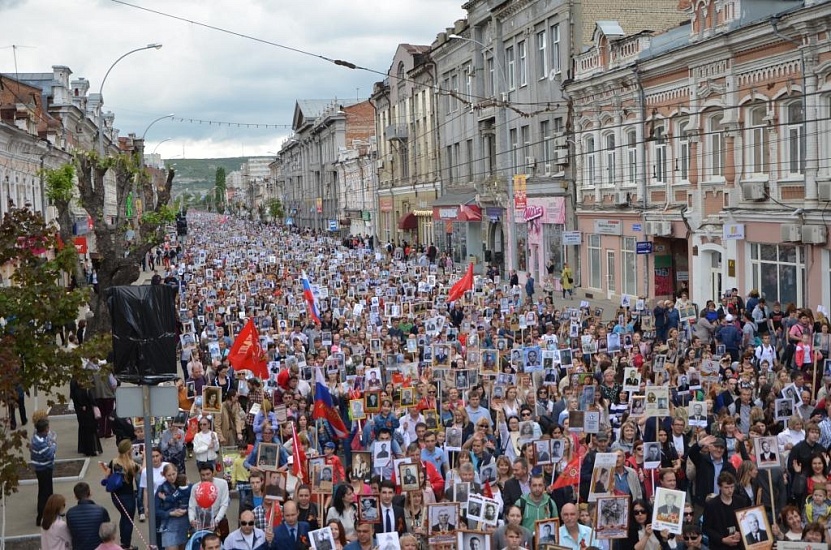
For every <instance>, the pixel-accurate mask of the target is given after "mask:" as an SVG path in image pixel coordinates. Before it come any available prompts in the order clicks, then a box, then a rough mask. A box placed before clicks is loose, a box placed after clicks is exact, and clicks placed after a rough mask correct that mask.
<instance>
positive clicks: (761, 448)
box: [753, 436, 781, 470]
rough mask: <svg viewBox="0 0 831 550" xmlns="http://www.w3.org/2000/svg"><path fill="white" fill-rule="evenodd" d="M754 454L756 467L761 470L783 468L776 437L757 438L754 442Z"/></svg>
mask: <svg viewBox="0 0 831 550" xmlns="http://www.w3.org/2000/svg"><path fill="white" fill-rule="evenodd" d="M753 453H754V454H755V455H756V466H758V467H759V469H760V470H763V469H766V468H778V467H779V466H781V460H780V458H779V441H778V440H777V439H776V436H770V437H757V438H755V439H754V441H753Z"/></svg>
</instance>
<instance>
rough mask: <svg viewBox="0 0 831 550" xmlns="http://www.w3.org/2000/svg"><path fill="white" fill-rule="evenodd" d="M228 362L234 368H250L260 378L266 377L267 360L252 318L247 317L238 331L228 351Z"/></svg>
mask: <svg viewBox="0 0 831 550" xmlns="http://www.w3.org/2000/svg"><path fill="white" fill-rule="evenodd" d="M228 362H229V363H231V366H232V367H234V370H237V371H239V370H246V369H247V370H250V371H251V372H252V373H253V374H254V376H257V377H258V378H261V379H267V378H268V361H267V359H266V356H265V353H263V348H262V346H260V335H259V334H258V333H257V327H255V326H254V321H253V319H248V322H247V323H246V324H245V326H244V327H243V329H242V330H241V331H240V332H239V334H238V335H237V337H236V339H234V344H233V345H232V346H231V351H230V352H228Z"/></svg>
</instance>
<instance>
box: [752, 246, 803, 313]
mask: <svg viewBox="0 0 831 550" xmlns="http://www.w3.org/2000/svg"><path fill="white" fill-rule="evenodd" d="M750 265H751V270H752V275H751V277H752V281H751V284H750V286H751V287H752V288H756V289H759V292H760V293H761V294H762V295H763V296H765V298H766V299H767V301H768V302H770V303H773V302H775V301H779V302H781V303H783V304H787V303H794V304H804V303H805V247H802V246H796V245H789V244H759V243H750Z"/></svg>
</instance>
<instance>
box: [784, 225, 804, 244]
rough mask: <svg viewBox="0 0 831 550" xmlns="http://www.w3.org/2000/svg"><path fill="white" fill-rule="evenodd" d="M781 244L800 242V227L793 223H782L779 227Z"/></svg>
mask: <svg viewBox="0 0 831 550" xmlns="http://www.w3.org/2000/svg"><path fill="white" fill-rule="evenodd" d="M780 231H781V235H780V237H781V238H782V242H786V243H798V242H799V241H801V240H802V226H801V225H798V224H795V223H783V224H782V225H781V226H780Z"/></svg>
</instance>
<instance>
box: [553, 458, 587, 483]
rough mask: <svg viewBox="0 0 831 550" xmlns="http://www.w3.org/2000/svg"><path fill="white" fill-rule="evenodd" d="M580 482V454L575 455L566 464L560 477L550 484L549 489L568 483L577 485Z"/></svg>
mask: <svg viewBox="0 0 831 550" xmlns="http://www.w3.org/2000/svg"><path fill="white" fill-rule="evenodd" d="M579 483H580V455H576V456H575V457H574V458H572V459H571V461H570V462H569V463H568V464H566V467H565V468H564V469H563V471H562V473H561V474H560V477H558V478H557V480H556V481H555V482H554V485H552V486H551V489H562V488H563V487H568V486H569V485H578V484H579Z"/></svg>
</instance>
